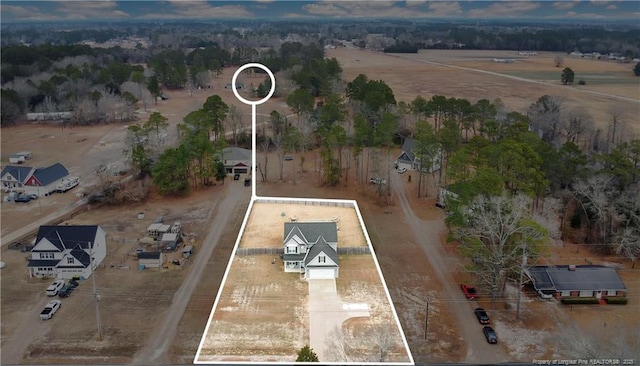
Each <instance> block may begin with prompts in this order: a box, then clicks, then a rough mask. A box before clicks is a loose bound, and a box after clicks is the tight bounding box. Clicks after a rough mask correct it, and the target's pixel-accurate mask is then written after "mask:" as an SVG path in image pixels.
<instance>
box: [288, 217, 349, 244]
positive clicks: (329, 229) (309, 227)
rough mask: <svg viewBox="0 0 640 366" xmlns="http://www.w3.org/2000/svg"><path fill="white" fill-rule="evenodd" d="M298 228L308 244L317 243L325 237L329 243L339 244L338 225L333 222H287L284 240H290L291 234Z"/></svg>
mask: <svg viewBox="0 0 640 366" xmlns="http://www.w3.org/2000/svg"><path fill="white" fill-rule="evenodd" d="M296 227H297V228H298V229H299V230H300V232H301V233H302V235H304V237H305V239H306V240H307V242H308V243H315V242H316V241H318V239H319V238H320V237H323V238H324V239H325V240H326V241H327V242H329V243H337V242H338V225H337V224H336V223H335V222H333V221H318V222H285V223H284V238H285V241H286V240H287V239H288V238H289V233H291V230H293V229H294V228H296Z"/></svg>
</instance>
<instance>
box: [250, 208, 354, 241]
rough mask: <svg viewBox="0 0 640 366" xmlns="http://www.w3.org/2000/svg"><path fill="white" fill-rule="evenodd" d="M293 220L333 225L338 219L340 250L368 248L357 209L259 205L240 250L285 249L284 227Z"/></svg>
mask: <svg viewBox="0 0 640 366" xmlns="http://www.w3.org/2000/svg"><path fill="white" fill-rule="evenodd" d="M283 213H284V216H282V214H283ZM292 217H295V218H296V219H297V220H298V221H332V220H334V219H336V218H337V224H338V246H339V247H364V246H367V242H366V241H365V238H364V234H363V233H362V230H361V229H360V222H359V221H358V216H357V215H356V211H355V209H354V208H346V207H332V206H317V205H304V204H299V205H298V204H289V203H283V204H279V203H264V202H256V203H255V204H254V205H253V209H252V212H251V217H250V218H249V220H248V221H247V225H246V227H245V231H244V234H243V237H242V240H241V241H240V246H239V247H240V248H281V247H282V240H283V235H284V223H285V222H289V221H291V218H292ZM256 238H260V239H259V240H256Z"/></svg>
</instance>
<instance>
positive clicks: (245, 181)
mask: <svg viewBox="0 0 640 366" xmlns="http://www.w3.org/2000/svg"><path fill="white" fill-rule="evenodd" d="M244 186H245V187H250V186H251V178H245V179H244Z"/></svg>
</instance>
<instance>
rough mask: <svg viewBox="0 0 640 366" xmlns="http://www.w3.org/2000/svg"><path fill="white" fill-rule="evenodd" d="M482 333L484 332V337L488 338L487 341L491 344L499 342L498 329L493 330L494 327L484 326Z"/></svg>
mask: <svg viewBox="0 0 640 366" xmlns="http://www.w3.org/2000/svg"><path fill="white" fill-rule="evenodd" d="M482 333H484V337H485V338H486V339H487V342H489V343H491V344H497V343H498V335H497V334H496V331H495V330H493V328H491V327H488V326H485V327H482Z"/></svg>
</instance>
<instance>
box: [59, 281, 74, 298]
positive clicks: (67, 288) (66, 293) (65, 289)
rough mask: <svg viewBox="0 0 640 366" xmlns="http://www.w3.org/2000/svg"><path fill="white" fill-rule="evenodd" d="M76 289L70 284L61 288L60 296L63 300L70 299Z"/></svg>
mask: <svg viewBox="0 0 640 366" xmlns="http://www.w3.org/2000/svg"><path fill="white" fill-rule="evenodd" d="M74 288H75V287H74V286H73V285H72V284H70V283H68V284H66V285H64V287H63V288H61V289H60V291H58V296H60V297H62V298H65V297H69V295H71V293H72V292H73V289H74Z"/></svg>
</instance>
